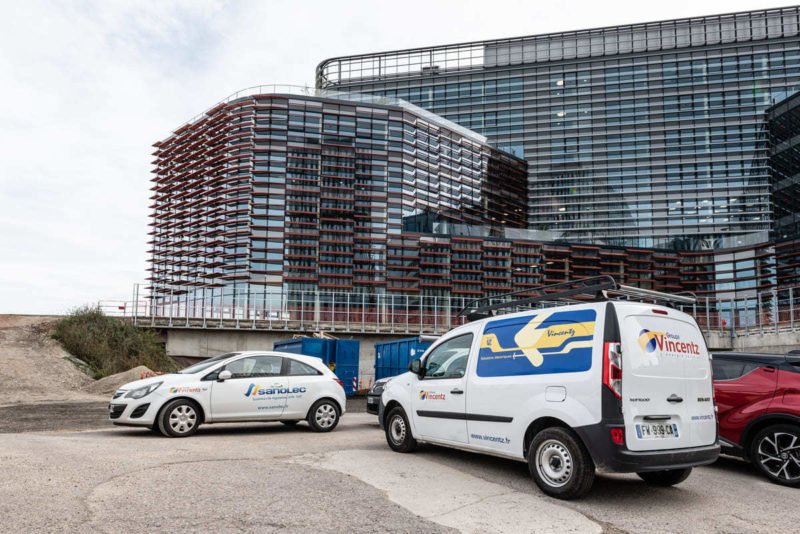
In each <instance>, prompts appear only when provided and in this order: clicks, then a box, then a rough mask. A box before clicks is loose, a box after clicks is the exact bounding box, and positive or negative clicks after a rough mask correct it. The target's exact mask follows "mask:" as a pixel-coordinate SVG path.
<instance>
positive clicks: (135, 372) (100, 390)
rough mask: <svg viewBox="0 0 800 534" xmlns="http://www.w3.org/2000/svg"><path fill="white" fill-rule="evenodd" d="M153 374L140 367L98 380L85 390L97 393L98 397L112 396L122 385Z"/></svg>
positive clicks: (142, 366)
mask: <svg viewBox="0 0 800 534" xmlns="http://www.w3.org/2000/svg"><path fill="white" fill-rule="evenodd" d="M152 373H153V372H152V371H151V370H150V369H148V368H147V367H145V366H144V365H140V366H139V367H134V368H133V369H130V370H128V371H124V372H122V373H117V374H115V375H109V376H107V377H105V378H101V379H100V380H97V381H95V382H93V383H92V384H89V385H88V386H86V388H85V389H86V391H88V392H89V393H95V394H98V395H111V394H112V393H114V392H115V391H117V389H119V387H120V386H121V385H123V384H127V383H128V382H133V381H134V380H140V379H142V378H146V377H147V376H148V375H149V374H152Z"/></svg>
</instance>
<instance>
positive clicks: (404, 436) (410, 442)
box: [386, 406, 417, 452]
mask: <svg viewBox="0 0 800 534" xmlns="http://www.w3.org/2000/svg"><path fill="white" fill-rule="evenodd" d="M386 442H387V443H388V444H389V447H391V448H392V450H393V451H397V452H411V451H413V450H414V449H416V448H417V440H415V439H414V437H413V436H412V435H411V427H410V426H409V424H408V417H406V412H405V411H403V409H402V408H401V407H399V406H397V407H396V408H394V409H393V410H392V411H391V412H389V415H387V416H386Z"/></svg>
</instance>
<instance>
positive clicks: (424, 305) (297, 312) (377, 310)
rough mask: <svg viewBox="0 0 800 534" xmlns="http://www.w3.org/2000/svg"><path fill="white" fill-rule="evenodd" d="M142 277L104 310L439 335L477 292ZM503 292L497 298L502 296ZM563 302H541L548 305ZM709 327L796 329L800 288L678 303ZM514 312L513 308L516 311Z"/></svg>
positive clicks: (228, 323) (167, 321)
mask: <svg viewBox="0 0 800 534" xmlns="http://www.w3.org/2000/svg"><path fill="white" fill-rule="evenodd" d="M140 290H141V286H140V284H135V286H134V291H133V298H132V300H130V301H101V302H100V307H101V309H102V310H103V311H104V312H105V313H107V314H109V315H114V316H121V317H128V318H131V319H132V320H133V321H134V322H135V323H136V324H138V325H140V326H152V327H166V328H250V329H259V330H293V331H330V332H343V333H348V332H352V333H357V332H371V333H397V334H412V335H413V334H440V333H443V332H446V331H447V330H449V329H451V328H452V327H454V326H458V325H460V324H463V323H464V322H465V319H464V318H463V317H459V316H458V313H459V311H460V310H461V309H463V308H464V307H465V306H467V304H469V302H470V300H472V299H471V298H470V297H460V296H426V295H410V294H392V293H389V294H356V293H335V292H329V291H281V290H280V289H277V290H275V289H272V288H264V289H260V290H258V291H254V290H253V289H232V288H206V289H199V290H195V291H194V292H193V293H183V294H172V295H167V296H165V297H161V298H159V299H150V298H145V297H144V296H142V294H141V292H140ZM502 301H503V298H502V297H498V298H497V299H496V301H493V302H492V303H495V302H496V303H499V302H502ZM556 304H563V303H541V304H540V305H539V307H549V306H553V305H556ZM678 308H679V309H682V310H683V311H685V312H687V313H689V314H691V315H693V316H694V317H695V319H696V320H697V323H698V325H699V326H700V328H701V329H702V330H704V331H705V332H715V333H719V334H728V333H729V334H731V335H734V336H741V335H750V334H756V333H768V332H781V331H795V329H796V328H798V327H800V287H789V288H781V289H776V290H770V291H767V292H762V293H757V294H754V295H753V296H751V297H739V298H730V299H714V298H710V297H709V298H705V297H701V298H700V299H698V302H697V303H696V304H693V305H685V306H678ZM512 311H513V310H512Z"/></svg>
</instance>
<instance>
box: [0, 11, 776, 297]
mask: <svg viewBox="0 0 800 534" xmlns="http://www.w3.org/2000/svg"><path fill="white" fill-rule="evenodd" d="M782 5H788V4H785V3H780V2H764V1H759V0H749V1H739V0H725V1H717V0H703V1H697V0H694V1H684V0H671V1H660V2H642V1H641V0H635V1H618V2H615V1H613V0H607V1H603V2H599V1H596V0H588V1H587V0H584V1H581V0H559V1H556V2H545V1H534V0H527V1H515V0H509V1H502V0H491V1H489V0H483V1H473V0H453V1H440V2H437V1H436V0H423V1H417V0H402V1H392V2H379V1H377V0H371V1H369V0H365V1H351V2H348V1H346V0H339V1H335V2H333V1H330V0H322V1H317V0H305V1H303V2H297V1H295V2H279V1H269V2H267V1H263V2H251V1H247V2H246V1H240V2H211V1H199V0H191V1H185V2H169V1H152V2H145V1H131V2H122V1H97V2H89V1H83V2H77V1H76V2H70V1H53V2H42V1H34V0H24V1H17V2H13V1H9V2H5V3H4V5H3V15H2V17H0V313H63V312H65V311H67V310H69V309H70V308H73V307H75V306H78V305H81V304H85V303H92V302H97V301H98V300H108V299H130V298H131V293H132V284H133V283H134V282H135V281H143V280H144V278H145V276H146V271H145V268H146V266H147V255H146V253H145V251H146V250H147V248H148V247H147V245H146V241H147V235H146V234H147V231H148V226H147V223H148V216H149V211H148V209H147V206H148V204H149V202H148V196H149V191H148V190H149V187H150V184H149V180H150V170H151V164H150V162H151V160H152V159H153V158H152V156H151V152H152V147H151V145H152V144H153V143H154V142H155V141H157V140H159V139H163V138H164V137H167V136H168V135H169V133H170V132H171V131H172V130H173V129H175V128H177V127H178V126H180V125H181V124H182V123H184V122H185V121H187V120H188V119H189V118H191V117H193V116H194V115H196V114H198V113H200V112H202V111H203V110H205V109H206V108H208V107H210V106H211V105H213V104H214V103H215V102H217V101H219V100H221V99H223V98H224V97H226V96H227V95H229V94H230V93H233V92H235V91H237V90H239V89H243V88H246V87H250V86H253V85H258V84H270V83H285V84H294V85H313V82H314V80H313V78H314V67H315V66H316V65H317V63H319V62H320V61H321V60H322V59H325V58H328V57H332V56H340V55H347V54H356V53H363V52H375V51H382V50H392V49H398V48H408V47H415V46H425V45H435V44H447V43H454V42H463V41H471V40H478V39H490V38H500V37H513V36H520V35H530V34H537V33H547V32H554V31H564V30H578V29H586V28H591V27H597V26H608V25H616V24H628V23H635V22H648V21H652V20H662V19H670V18H678V17H687V16H698V15H710V14H717V13H728V12H732V11H741V10H747V9H760V8H770V7H778V6H782Z"/></svg>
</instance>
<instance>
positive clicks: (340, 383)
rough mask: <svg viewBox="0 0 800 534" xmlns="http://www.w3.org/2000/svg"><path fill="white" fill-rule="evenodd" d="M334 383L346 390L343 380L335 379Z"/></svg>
mask: <svg viewBox="0 0 800 534" xmlns="http://www.w3.org/2000/svg"><path fill="white" fill-rule="evenodd" d="M333 381H334V382H336V383H337V384H339V385H340V386H342V389H344V384H342V381H341V380H339V379H338V378H334V379H333Z"/></svg>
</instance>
